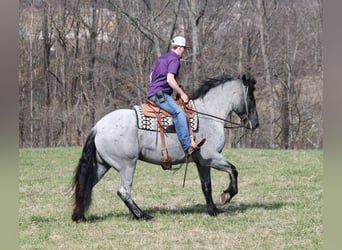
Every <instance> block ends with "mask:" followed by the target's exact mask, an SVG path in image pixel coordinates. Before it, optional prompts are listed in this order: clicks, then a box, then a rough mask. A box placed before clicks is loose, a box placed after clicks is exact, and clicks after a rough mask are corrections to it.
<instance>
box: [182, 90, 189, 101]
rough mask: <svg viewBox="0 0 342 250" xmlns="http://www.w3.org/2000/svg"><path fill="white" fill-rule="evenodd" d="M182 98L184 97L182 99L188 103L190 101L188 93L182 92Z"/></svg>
mask: <svg viewBox="0 0 342 250" xmlns="http://www.w3.org/2000/svg"><path fill="white" fill-rule="evenodd" d="M181 98H182V100H183V102H184V103H185V104H188V102H189V97H188V96H187V94H185V93H184V94H182V95H181Z"/></svg>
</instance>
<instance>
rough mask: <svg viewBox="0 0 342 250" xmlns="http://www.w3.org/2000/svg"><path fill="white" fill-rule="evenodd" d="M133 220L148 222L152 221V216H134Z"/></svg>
mask: <svg viewBox="0 0 342 250" xmlns="http://www.w3.org/2000/svg"><path fill="white" fill-rule="evenodd" d="M135 218H136V219H137V220H145V221H150V220H153V219H154V218H153V216H151V215H149V214H142V215H141V216H139V217H137V216H135Z"/></svg>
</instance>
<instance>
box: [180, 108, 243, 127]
mask: <svg viewBox="0 0 342 250" xmlns="http://www.w3.org/2000/svg"><path fill="white" fill-rule="evenodd" d="M186 109H187V110H190V111H192V112H195V113H197V114H200V115H204V116H208V117H211V118H214V119H217V120H220V121H223V122H227V123H230V124H232V125H235V126H234V127H233V126H224V128H230V129H233V128H242V127H244V126H243V125H241V123H240V124H239V123H236V122H232V121H229V120H227V119H223V118H220V117H218V116H214V115H211V114H208V113H203V112H200V111H197V110H194V109H190V108H188V107H186ZM246 116H247V114H246Z"/></svg>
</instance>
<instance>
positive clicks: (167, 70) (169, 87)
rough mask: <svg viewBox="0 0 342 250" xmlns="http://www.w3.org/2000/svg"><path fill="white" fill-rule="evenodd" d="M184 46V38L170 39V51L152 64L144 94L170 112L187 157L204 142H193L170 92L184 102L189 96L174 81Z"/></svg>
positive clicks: (180, 111) (181, 111)
mask: <svg viewBox="0 0 342 250" xmlns="http://www.w3.org/2000/svg"><path fill="white" fill-rule="evenodd" d="M185 48H186V40H185V38H184V37H182V36H176V37H174V38H173V39H172V40H171V49H170V51H169V52H167V53H165V54H163V55H162V56H160V57H159V58H158V60H157V61H156V62H155V63H154V65H153V66H152V71H151V74H150V85H149V86H148V89H147V94H146V95H147V98H148V99H149V100H151V101H153V102H155V103H156V104H157V106H159V107H160V108H161V109H163V110H165V111H167V112H168V113H170V114H171V116H172V118H173V122H174V125H175V129H176V133H177V136H178V140H179V141H180V143H181V145H182V148H183V150H184V152H185V155H186V156H188V157H189V156H190V155H191V154H192V153H193V152H194V151H196V150H198V149H199V148H200V147H201V146H202V145H203V144H204V142H205V138H203V139H202V140H200V141H198V142H195V139H194V138H191V137H190V133H189V129H191V128H188V122H187V120H186V117H185V114H184V112H183V110H182V109H181V108H180V107H179V106H178V105H177V104H176V102H175V101H174V99H173V97H172V96H171V94H172V92H173V91H176V92H177V93H178V94H179V95H180V98H181V99H182V100H183V102H184V103H185V104H188V102H189V97H188V96H187V94H185V92H184V91H183V90H182V88H180V86H179V85H178V83H177V81H176V77H177V75H178V71H179V68H180V58H181V57H182V55H183V53H184V50H185Z"/></svg>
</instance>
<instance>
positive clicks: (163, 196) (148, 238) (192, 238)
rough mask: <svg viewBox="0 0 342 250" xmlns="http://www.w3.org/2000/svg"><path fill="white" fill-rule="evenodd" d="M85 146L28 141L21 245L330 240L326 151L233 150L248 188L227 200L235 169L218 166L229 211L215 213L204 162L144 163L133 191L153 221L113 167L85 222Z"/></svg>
mask: <svg viewBox="0 0 342 250" xmlns="http://www.w3.org/2000/svg"><path fill="white" fill-rule="evenodd" d="M80 153H81V148H53V149H21V150H19V168H20V176H19V231H20V236H19V246H20V248H21V249H68V250H69V249H186V250H188V249H322V248H323V246H322V245H323V240H322V233H323V222H322V208H323V197H322V196H323V164H322V161H323V152H322V151H321V150H319V151H318V150H288V151H281V150H260V149H230V150H225V151H224V152H223V154H224V155H225V157H226V159H228V160H229V161H230V162H232V163H233V164H234V165H235V166H236V167H237V169H238V171H239V193H238V195H237V196H235V197H234V198H233V200H232V201H231V202H230V203H228V204H227V205H225V206H221V205H220V204H219V195H220V193H221V192H222V191H223V190H224V189H226V187H227V186H228V183H229V177H228V175H227V174H226V173H224V172H219V171H216V170H212V184H213V196H214V200H215V202H216V203H217V204H218V207H219V208H221V209H223V210H224V211H225V213H224V214H222V215H220V216H218V217H210V216H209V215H208V214H207V213H206V206H205V201H204V196H203V194H202V191H201V187H200V182H199V178H198V175H197V170H196V167H195V166H194V165H193V164H190V165H189V167H188V173H187V180H186V184H185V188H182V182H183V175H184V168H181V169H180V170H179V171H175V172H170V171H163V170H162V169H161V167H159V166H154V165H149V164H146V163H143V162H139V163H138V166H137V170H136V173H135V179H134V185H133V198H134V199H135V201H136V203H137V204H138V205H139V206H140V207H141V208H142V209H143V210H145V211H146V212H148V213H149V214H151V215H152V216H154V218H155V220H154V221H152V222H145V221H136V220H134V219H133V217H132V215H131V214H130V212H129V211H128V209H127V207H126V206H125V205H124V204H123V202H122V201H121V200H120V198H119V197H118V196H117V194H116V189H117V184H118V174H117V172H116V171H114V170H111V171H109V172H108V173H107V175H106V176H105V177H104V178H103V179H102V180H101V181H100V182H99V183H98V184H97V186H96V187H95V188H94V192H93V202H92V206H91V207H90V209H89V211H88V213H87V218H88V221H87V222H86V223H80V224H76V223H74V222H72V221H71V209H72V207H71V205H72V202H71V179H72V176H73V172H74V168H75V166H76V164H77V162H78V159H79V156H80Z"/></svg>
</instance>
